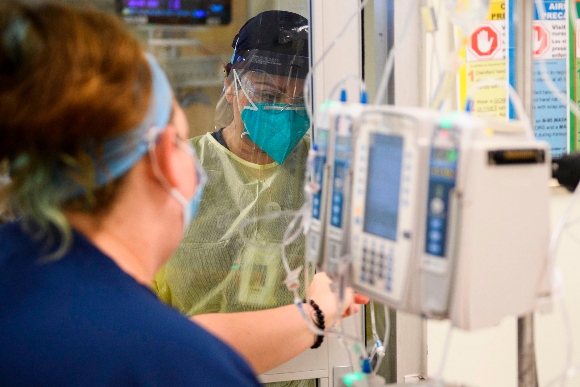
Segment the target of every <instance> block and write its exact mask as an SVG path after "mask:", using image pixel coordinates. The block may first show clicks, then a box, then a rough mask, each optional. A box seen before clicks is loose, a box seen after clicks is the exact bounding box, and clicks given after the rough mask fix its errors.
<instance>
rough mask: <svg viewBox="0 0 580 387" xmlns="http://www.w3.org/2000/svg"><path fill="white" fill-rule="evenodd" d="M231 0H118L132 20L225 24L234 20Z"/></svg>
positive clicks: (128, 19) (120, 8)
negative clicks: (232, 18)
mask: <svg viewBox="0 0 580 387" xmlns="http://www.w3.org/2000/svg"><path fill="white" fill-rule="evenodd" d="M231 3H232V1H231V0H116V4H117V12H118V13H119V14H120V15H121V16H122V17H123V19H124V20H125V21H126V22H127V23H131V24H165V25H223V24H229V23H230V21H231V8H232V6H231Z"/></svg>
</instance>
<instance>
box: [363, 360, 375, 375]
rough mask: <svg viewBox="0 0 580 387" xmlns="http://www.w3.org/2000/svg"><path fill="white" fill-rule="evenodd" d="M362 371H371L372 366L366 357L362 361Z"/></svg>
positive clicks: (367, 372)
mask: <svg viewBox="0 0 580 387" xmlns="http://www.w3.org/2000/svg"><path fill="white" fill-rule="evenodd" d="M362 372H364V373H365V374H370V373H371V372H373V368H372V367H371V359H369V358H368V357H367V358H366V359H363V361H362Z"/></svg>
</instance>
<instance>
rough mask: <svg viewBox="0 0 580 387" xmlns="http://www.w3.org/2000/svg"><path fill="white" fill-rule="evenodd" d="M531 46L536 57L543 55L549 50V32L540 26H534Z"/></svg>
mask: <svg viewBox="0 0 580 387" xmlns="http://www.w3.org/2000/svg"><path fill="white" fill-rule="evenodd" d="M532 46H533V49H534V55H536V56H542V55H544V54H545V53H546V51H548V48H550V32H549V31H548V30H547V29H546V28H545V27H544V26H543V25H541V24H536V25H535V26H534V37H533V40H532Z"/></svg>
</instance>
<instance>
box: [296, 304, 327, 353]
mask: <svg viewBox="0 0 580 387" xmlns="http://www.w3.org/2000/svg"><path fill="white" fill-rule="evenodd" d="M302 302H303V303H306V300H303V301H302ZM310 306H312V312H313V314H314V316H313V317H312V322H314V325H316V327H317V328H318V329H320V330H321V331H323V330H324V328H325V325H324V313H323V312H322V310H320V307H319V306H318V304H317V303H316V302H314V301H313V300H310ZM323 340H324V335H316V341H315V342H314V344H313V345H312V347H310V348H312V349H316V348H318V347H320V345H321V344H322V341H323Z"/></svg>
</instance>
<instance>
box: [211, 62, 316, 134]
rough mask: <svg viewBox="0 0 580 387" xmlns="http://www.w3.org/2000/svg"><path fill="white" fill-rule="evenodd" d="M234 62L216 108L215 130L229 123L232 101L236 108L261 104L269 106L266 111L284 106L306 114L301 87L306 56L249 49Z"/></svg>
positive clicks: (231, 117)
mask: <svg viewBox="0 0 580 387" xmlns="http://www.w3.org/2000/svg"><path fill="white" fill-rule="evenodd" d="M234 62H235V63H234V64H233V66H232V70H231V71H230V74H229V76H228V78H227V79H226V81H225V86H224V90H223V93H222V95H221V97H220V101H219V102H218V105H217V108H216V119H215V122H216V130H218V129H221V128H223V127H226V126H228V125H229V124H230V123H232V121H233V103H236V104H237V105H238V106H237V107H238V110H239V111H242V110H243V109H244V108H245V107H246V106H247V105H252V104H254V106H251V108H253V109H255V108H256V106H255V104H256V103H263V104H268V105H271V107H267V109H270V110H272V109H274V110H275V109H278V108H279V109H280V110H281V108H282V107H284V106H285V107H286V109H293V110H295V111H296V112H297V113H298V114H300V115H306V110H305V109H304V94H303V90H304V80H305V77H306V75H307V74H308V70H309V68H308V65H309V62H308V58H307V57H302V56H293V55H286V54H277V53H272V52H265V51H261V50H250V51H247V52H245V53H244V54H243V55H240V56H238V57H237V58H236V59H234ZM228 100H233V103H232V102H229V101H228Z"/></svg>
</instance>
